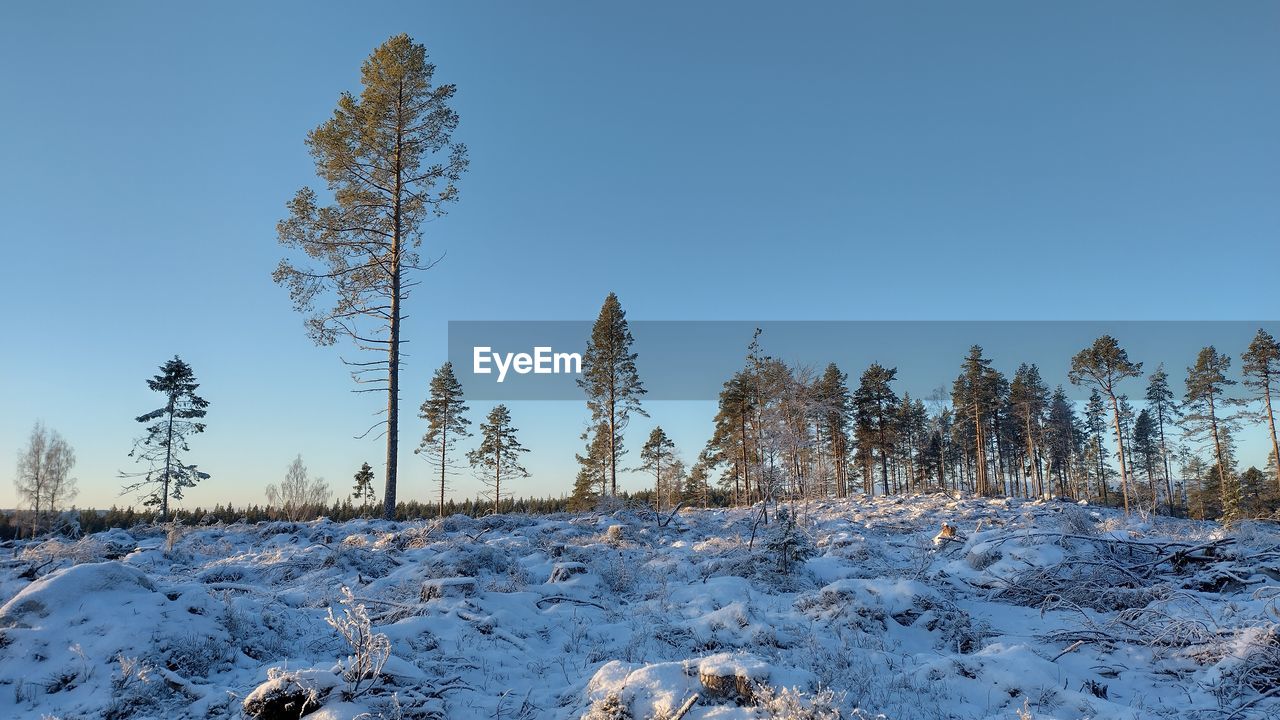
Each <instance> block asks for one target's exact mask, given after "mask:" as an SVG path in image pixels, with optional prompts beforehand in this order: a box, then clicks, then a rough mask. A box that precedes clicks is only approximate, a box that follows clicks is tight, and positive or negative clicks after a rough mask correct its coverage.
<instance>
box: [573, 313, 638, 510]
mask: <svg viewBox="0 0 1280 720" xmlns="http://www.w3.org/2000/svg"><path fill="white" fill-rule="evenodd" d="M633 342H634V338H632V337H631V330H630V329H629V328H628V327H627V314H626V313H625V312H623V310H622V304H621V303H619V302H618V296H617V295H616V294H614V293H609V297H607V298H605V300H604V305H603V306H602V307H601V308H600V315H599V317H597V318H596V322H595V325H594V326H593V327H592V328H591V340H590V342H588V343H587V350H586V352H584V353H583V355H582V377H581V378H579V379H578V386H579V387H581V388H582V389H583V390H585V391H586V393H587V407H588V408H589V409H590V410H591V419H592V424H598V423H604V424H606V425H607V426H608V427H609V432H608V434H607V435H606V437H607V438H608V439H609V489H610V492H611V493H612V494H614V495H617V494H618V457H619V455H620V454H621V450H622V431H623V430H624V429H625V428H626V427H627V423H628V422H629V421H630V419H631V413H635V414H637V415H642V416H644V417H648V414H647V413H645V411H644V410H643V409H642V408H641V407H640V396H641V395H644V393H645V389H644V384H643V383H641V382H640V375H639V373H637V372H636V353H635V352H633V351H632V350H631V344H632V343H633Z"/></svg>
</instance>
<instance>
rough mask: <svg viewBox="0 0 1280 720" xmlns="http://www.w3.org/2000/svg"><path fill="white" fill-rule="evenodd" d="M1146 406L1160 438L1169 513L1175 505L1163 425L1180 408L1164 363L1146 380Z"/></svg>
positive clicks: (1180, 411)
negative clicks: (1151, 413)
mask: <svg viewBox="0 0 1280 720" xmlns="http://www.w3.org/2000/svg"><path fill="white" fill-rule="evenodd" d="M1146 398H1147V407H1148V408H1149V409H1150V410H1151V411H1152V412H1153V413H1155V415H1154V418H1155V422H1156V433H1157V435H1158V436H1159V439H1160V461H1161V464H1162V466H1163V468H1164V486H1165V497H1166V498H1168V501H1169V502H1168V506H1169V514H1170V515H1172V514H1173V512H1174V508H1175V507H1177V502H1176V501H1175V498H1174V494H1173V473H1172V472H1171V471H1170V469H1169V443H1168V441H1167V439H1166V437H1165V426H1166V425H1168V424H1169V423H1171V422H1174V421H1176V419H1177V418H1178V417H1180V416H1181V415H1182V410H1181V408H1179V407H1178V403H1177V401H1176V400H1174V395H1173V390H1170V389H1169V373H1167V372H1165V370H1164V365H1160V366H1158V367H1157V368H1156V371H1155V372H1153V373H1151V377H1150V378H1149V379H1148V381H1147V393H1146Z"/></svg>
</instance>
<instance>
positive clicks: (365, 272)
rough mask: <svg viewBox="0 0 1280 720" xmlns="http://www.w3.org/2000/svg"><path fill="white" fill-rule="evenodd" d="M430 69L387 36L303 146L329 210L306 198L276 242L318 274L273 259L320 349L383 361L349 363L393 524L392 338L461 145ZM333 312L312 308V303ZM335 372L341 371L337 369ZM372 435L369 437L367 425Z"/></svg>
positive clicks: (414, 49)
mask: <svg viewBox="0 0 1280 720" xmlns="http://www.w3.org/2000/svg"><path fill="white" fill-rule="evenodd" d="M434 74H435V66H434V65H432V64H430V63H428V62H427V51H426V48H425V47H423V46H422V45H419V44H417V43H414V42H413V40H412V39H411V38H410V37H409V36H408V35H396V36H395V37H392V38H391V39H389V40H387V41H386V42H385V43H383V44H382V45H381V46H379V47H378V48H377V49H376V50H374V51H373V54H372V55H370V56H369V59H368V60H366V61H365V63H364V65H363V66H362V67H361V70H360V82H361V84H362V85H363V89H362V90H361V92H360V95H359V96H358V97H357V96H355V95H352V94H350V93H343V94H342V95H341V97H340V98H339V99H338V107H337V109H336V110H335V111H334V113H333V117H331V118H330V119H329V120H327V121H325V122H324V123H323V124H322V125H320V126H319V127H317V128H316V129H314V130H312V131H311V132H310V133H309V134H308V135H307V147H308V148H309V149H310V151H311V156H312V157H313V158H314V160H315V166H316V173H317V174H318V175H319V176H320V177H321V178H323V179H324V181H325V182H326V183H327V184H328V187H329V190H330V191H331V193H332V196H333V204H332V205H322V204H320V200H319V199H318V198H317V196H316V193H315V192H314V191H313V190H311V189H310V188H303V189H302V190H299V191H298V193H297V194H296V195H295V196H294V198H293V200H291V201H290V202H289V204H288V207H289V217H288V218H286V219H285V220H282V221H281V222H280V223H279V225H278V227H277V231H278V235H279V240H280V243H281V244H282V245H284V246H285V247H288V248H293V249H297V250H301V251H303V252H304V253H305V255H306V256H307V257H308V258H310V259H312V260H315V261H317V265H318V266H311V265H309V264H306V263H304V264H302V265H295V264H293V263H292V262H291V261H290V260H288V259H285V260H281V261H280V264H279V266H278V267H277V268H276V270H275V273H274V274H273V276H272V277H273V279H274V280H275V281H276V282H277V283H279V284H281V285H284V286H286V287H288V289H289V296H290V299H291V300H292V301H293V305H294V307H295V308H296V309H297V310H299V311H301V312H306V313H309V317H308V319H307V322H306V326H307V332H308V335H310V337H311V338H312V339H313V340H314V341H315V342H316V343H317V344H319V345H333V344H334V343H335V342H337V340H338V338H340V337H345V338H348V339H350V340H352V341H353V342H354V344H355V346H356V347H357V348H359V349H360V350H362V351H363V350H367V351H373V352H376V353H379V354H382V355H384V356H385V357H384V358H383V359H379V360H373V361H362V362H348V365H350V366H352V367H353V368H354V369H353V371H352V376H353V378H354V379H355V380H356V381H357V382H358V383H368V384H369V385H370V386H369V387H367V388H364V389H363V390H361V391H362V392H385V393H386V395H387V407H386V417H385V418H384V420H383V421H382V422H381V423H379V424H380V425H381V424H385V426H386V439H387V460H386V462H387V468H386V489H385V490H384V492H383V516H384V517H386V518H387V519H394V518H395V508H396V479H397V477H398V474H397V458H398V455H397V447H398V443H399V410H400V407H399V403H400V328H401V321H402V319H403V317H404V307H403V304H404V301H405V299H406V298H407V297H408V294H409V290H410V288H411V287H412V286H413V285H414V284H416V283H415V282H414V281H413V280H412V279H411V278H410V276H409V273H410V272H411V271H415V270H424V269H426V268H427V267H430V265H431V263H425V264H424V263H423V261H422V260H421V259H420V258H419V256H418V252H417V249H418V248H419V247H420V246H421V243H422V225H423V223H424V221H426V220H427V219H428V218H429V217H432V216H440V215H443V214H444V212H445V207H446V205H447V204H448V203H450V202H452V201H454V200H456V199H457V197H458V190H457V186H456V183H457V181H458V179H459V178H460V177H461V175H462V173H463V171H464V170H465V169H466V167H467V150H466V146H464V145H462V144H460V143H455V142H453V139H452V135H453V131H454V129H455V128H456V127H457V125H458V116H457V114H456V113H455V112H454V111H453V109H452V108H451V107H450V102H451V100H452V99H453V95H454V91H455V87H454V86H453V85H434V84H433V75H434ZM330 300H332V306H331V307H328V308H324V309H319V310H317V309H316V307H315V306H316V304H317V301H320V302H328V301H330ZM344 362H347V361H345V360H344ZM375 427H377V426H376V425H375Z"/></svg>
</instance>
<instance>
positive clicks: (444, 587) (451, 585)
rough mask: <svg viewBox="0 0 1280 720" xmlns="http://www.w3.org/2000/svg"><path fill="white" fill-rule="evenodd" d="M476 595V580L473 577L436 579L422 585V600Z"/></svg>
mask: <svg viewBox="0 0 1280 720" xmlns="http://www.w3.org/2000/svg"><path fill="white" fill-rule="evenodd" d="M475 594H476V579H475V578H473V577H447V578H435V579H434V580H427V581H425V582H423V583H422V600H423V601H424V602H425V601H427V600H440V599H443V598H464V597H471V596H472V595H475Z"/></svg>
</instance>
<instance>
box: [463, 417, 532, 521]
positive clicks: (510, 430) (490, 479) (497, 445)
mask: <svg viewBox="0 0 1280 720" xmlns="http://www.w3.org/2000/svg"><path fill="white" fill-rule="evenodd" d="M517 432H518V430H517V429H516V428H515V427H513V426H512V425H511V411H509V410H507V406H506V405H495V406H494V408H493V410H491V411H489V417H488V419H487V420H486V421H485V422H482V423H480V445H479V446H478V447H477V448H476V449H475V450H472V451H471V452H469V453H467V460H469V461H470V462H471V467H472V468H474V469H476V470H477V471H478V472H479V473H480V478H481V480H483V481H484V483H485V484H486V485H488V486H489V487H491V488H493V512H495V513H497V512H498V506H499V503H500V502H501V500H502V481H503V480H504V479H510V478H511V477H512V476H515V477H529V471H528V470H526V469H524V466H522V465H521V464H520V454H521V453H526V452H529V449H528V448H526V447H525V446H523V445H521V444H520V441H519V440H517V439H516V433H517Z"/></svg>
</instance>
